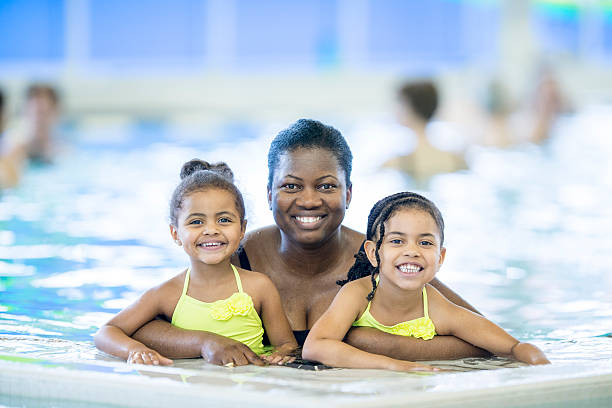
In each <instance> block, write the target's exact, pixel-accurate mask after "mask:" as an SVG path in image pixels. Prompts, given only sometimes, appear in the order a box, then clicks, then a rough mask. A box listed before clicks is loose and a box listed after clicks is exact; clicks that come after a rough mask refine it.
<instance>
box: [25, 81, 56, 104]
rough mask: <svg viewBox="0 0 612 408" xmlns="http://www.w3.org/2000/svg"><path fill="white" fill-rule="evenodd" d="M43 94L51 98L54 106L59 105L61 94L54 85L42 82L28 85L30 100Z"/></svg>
mask: <svg viewBox="0 0 612 408" xmlns="http://www.w3.org/2000/svg"><path fill="white" fill-rule="evenodd" d="M41 96H44V97H46V98H49V100H50V101H51V102H52V103H53V105H54V106H58V105H59V101H60V98H59V94H58V93H57V90H56V89H55V88H54V87H53V86H51V85H48V84H42V83H35V84H31V85H30V86H28V89H27V90H26V99H28V100H30V99H34V98H37V97H41Z"/></svg>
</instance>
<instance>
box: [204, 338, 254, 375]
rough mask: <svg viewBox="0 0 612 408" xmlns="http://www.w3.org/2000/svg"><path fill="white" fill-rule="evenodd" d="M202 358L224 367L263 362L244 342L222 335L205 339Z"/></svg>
mask: <svg viewBox="0 0 612 408" xmlns="http://www.w3.org/2000/svg"><path fill="white" fill-rule="evenodd" d="M201 355H202V358H203V359H204V360H205V361H207V362H209V363H212V364H217V365H222V366H226V367H234V366H242V365H247V364H255V365H258V366H263V365H264V362H263V361H262V360H261V358H259V356H258V355H257V354H255V353H254V352H253V351H252V350H251V349H250V348H249V347H248V346H246V345H245V344H243V343H241V342H239V341H236V340H233V339H230V338H228V337H223V336H215V339H214V340H213V339H210V340H209V341H206V342H205V343H204V344H203V345H202V348H201Z"/></svg>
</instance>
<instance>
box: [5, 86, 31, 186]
mask: <svg viewBox="0 0 612 408" xmlns="http://www.w3.org/2000/svg"><path fill="white" fill-rule="evenodd" d="M6 123H7V114H6V100H5V97H4V93H3V92H2V90H1V89H0V190H2V189H5V188H10V187H15V186H16V185H17V182H18V181H19V177H20V174H21V168H22V165H23V162H24V160H25V153H26V146H25V144H14V145H13V144H11V143H9V138H8V137H7V136H6V134H5V127H6Z"/></svg>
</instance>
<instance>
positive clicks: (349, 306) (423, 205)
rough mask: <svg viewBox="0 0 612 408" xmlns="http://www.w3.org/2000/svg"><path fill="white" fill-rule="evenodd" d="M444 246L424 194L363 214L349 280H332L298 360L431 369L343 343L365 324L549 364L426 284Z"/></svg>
mask: <svg viewBox="0 0 612 408" xmlns="http://www.w3.org/2000/svg"><path fill="white" fill-rule="evenodd" d="M443 244H444V221H443V219H442V215H441V214H440V211H439V210H438V208H437V207H436V206H435V205H434V204H433V203H432V202H431V201H429V200H428V199H426V198H425V197H423V196H421V195H418V194H415V193H410V192H405V193H398V194H394V195H391V196H389V197H386V198H384V199H382V200H380V201H379V202H377V203H376V204H375V205H374V207H373V208H372V210H371V211H370V215H369V216H368V228H367V233H366V241H365V243H364V245H363V246H362V250H361V251H360V253H358V255H357V256H356V258H357V259H356V261H355V264H354V265H353V267H352V268H351V269H350V271H349V274H348V278H347V279H346V280H345V281H340V282H339V283H340V284H344V286H343V287H342V289H341V290H340V292H338V295H337V296H336V297H335V299H334V301H333V302H332V304H331V306H330V307H329V309H328V310H327V311H326V312H325V313H324V314H323V316H321V318H319V320H318V321H317V322H316V323H315V325H314V326H313V328H312V329H311V331H310V333H309V335H308V338H307V339H306V342H305V344H304V349H303V351H302V355H303V357H304V358H307V359H311V360H316V361H320V362H322V363H324V364H327V365H330V366H335V367H348V368H383V369H390V370H397V371H422V370H426V371H432V370H435V368H433V367H431V366H428V365H423V364H418V363H414V362H410V361H405V360H398V359H394V358H390V357H387V356H384V355H379V354H374V353H369V352H366V351H362V350H360V349H357V348H355V347H353V346H350V345H349V344H346V343H344V342H343V341H342V340H343V339H344V337H345V335H346V333H347V332H348V331H349V329H350V328H351V327H372V328H375V329H378V330H380V331H384V332H387V333H391V334H395V335H400V336H411V337H416V338H421V339H423V340H429V339H432V338H433V337H434V336H436V335H453V336H455V337H458V338H461V339H463V340H464V341H466V342H468V343H471V344H473V345H475V346H477V347H481V348H484V349H486V350H488V351H490V352H491V353H494V354H499V355H505V356H512V357H514V358H515V359H517V360H519V361H522V362H524V363H528V364H548V363H549V361H548V360H547V359H546V357H545V356H544V354H543V353H542V352H541V351H540V350H539V349H538V348H537V347H535V346H534V345H532V344H529V343H521V342H519V341H518V340H516V339H515V338H514V337H512V336H510V335H509V334H508V333H507V332H506V331H504V330H503V329H502V328H501V327H499V326H497V325H495V324H494V323H492V322H491V321H489V320H487V319H485V318H484V317H482V316H480V315H479V314H477V313H474V312H471V311H469V310H467V309H465V308H463V307H461V306H457V305H456V304H454V303H452V302H450V301H449V300H448V299H446V298H445V297H444V296H443V295H442V294H440V292H439V291H438V290H436V289H435V288H434V287H433V286H431V285H430V284H429V282H430V281H431V280H432V279H433V278H434V276H435V274H436V272H437V271H438V270H439V268H440V267H441V266H442V263H443V262H444V257H445V255H446V248H444V246H443Z"/></svg>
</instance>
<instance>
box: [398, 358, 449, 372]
mask: <svg viewBox="0 0 612 408" xmlns="http://www.w3.org/2000/svg"><path fill="white" fill-rule="evenodd" d="M389 370H393V371H440V369H439V368H437V367H432V366H430V365H427V364H419V363H415V362H412V361H403V360H394V361H393V362H392V363H391V364H390V365H389Z"/></svg>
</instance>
